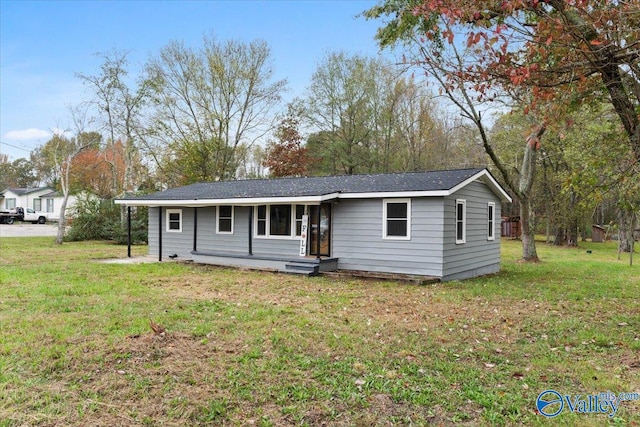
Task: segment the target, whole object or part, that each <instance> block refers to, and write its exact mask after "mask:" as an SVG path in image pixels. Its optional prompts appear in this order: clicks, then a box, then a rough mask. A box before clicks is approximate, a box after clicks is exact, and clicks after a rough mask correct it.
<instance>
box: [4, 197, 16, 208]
mask: <svg viewBox="0 0 640 427" xmlns="http://www.w3.org/2000/svg"><path fill="white" fill-rule="evenodd" d="M4 205H5V208H6V209H15V208H16V199H7V200H5V202H4Z"/></svg>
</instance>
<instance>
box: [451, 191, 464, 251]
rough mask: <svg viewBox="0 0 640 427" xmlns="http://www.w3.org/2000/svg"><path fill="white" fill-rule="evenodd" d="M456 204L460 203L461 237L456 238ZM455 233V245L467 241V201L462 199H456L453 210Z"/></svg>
mask: <svg viewBox="0 0 640 427" xmlns="http://www.w3.org/2000/svg"><path fill="white" fill-rule="evenodd" d="M458 205H462V239H458ZM454 218H455V233H456V245H461V244H463V243H466V242H467V201H466V200H464V199H456V210H455V216H454Z"/></svg>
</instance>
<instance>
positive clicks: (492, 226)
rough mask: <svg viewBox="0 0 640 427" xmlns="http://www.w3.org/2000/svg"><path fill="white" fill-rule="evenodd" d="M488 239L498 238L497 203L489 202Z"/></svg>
mask: <svg viewBox="0 0 640 427" xmlns="http://www.w3.org/2000/svg"><path fill="white" fill-rule="evenodd" d="M487 240H496V204H495V202H488V203H487Z"/></svg>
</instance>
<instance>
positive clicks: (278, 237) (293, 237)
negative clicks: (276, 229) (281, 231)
mask: <svg viewBox="0 0 640 427" xmlns="http://www.w3.org/2000/svg"><path fill="white" fill-rule="evenodd" d="M274 205H289V206H291V209H290V212H291V215H290V217H289V221H290V224H289V226H290V228H291V232H290V234H289V235H286V236H282V235H272V234H271V205H270V204H267V205H256V206H254V207H253V209H254V210H253V230H254V231H253V237H254V238H256V239H274V240H300V236H296V227H295V220H296V212H295V208H296V205H295V204H290V203H274ZM258 206H266V207H267V212H266V215H267V217H266V221H265V230H264V231H265V234H263V235H261V234H258Z"/></svg>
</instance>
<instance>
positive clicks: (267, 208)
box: [254, 205, 305, 239]
mask: <svg viewBox="0 0 640 427" xmlns="http://www.w3.org/2000/svg"><path fill="white" fill-rule="evenodd" d="M304 212H305V206H304V205H259V206H256V207H255V210H254V213H255V220H254V221H255V236H256V237H273V238H291V239H293V238H295V237H297V236H300V234H301V229H302V216H303V215H304Z"/></svg>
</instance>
